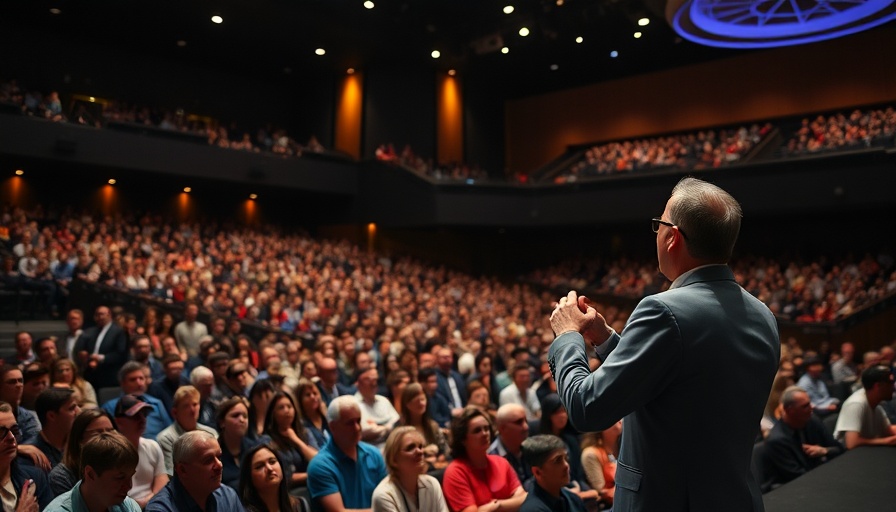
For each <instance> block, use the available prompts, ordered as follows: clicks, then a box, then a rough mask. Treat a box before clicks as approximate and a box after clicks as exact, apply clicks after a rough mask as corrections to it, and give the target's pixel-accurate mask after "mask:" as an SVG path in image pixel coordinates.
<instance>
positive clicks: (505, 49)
mask: <svg viewBox="0 0 896 512" xmlns="http://www.w3.org/2000/svg"><path fill="white" fill-rule="evenodd" d="M501 53H503V54H504V55H507V54H508V53H510V48H508V47H506V46H505V47H504V48H501Z"/></svg>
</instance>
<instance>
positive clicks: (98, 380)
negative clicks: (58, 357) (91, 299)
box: [75, 306, 128, 390]
mask: <svg viewBox="0 0 896 512" xmlns="http://www.w3.org/2000/svg"><path fill="white" fill-rule="evenodd" d="M93 319H94V321H95V322H96V326H95V327H91V328H90V329H87V330H85V331H84V333H83V334H81V337H80V338H78V341H77V343H76V344H75V355H76V359H75V360H76V361H77V362H78V364H79V365H80V366H81V371H82V373H83V375H84V380H86V381H87V382H89V383H90V384H91V385H92V386H93V387H94V389H97V390H99V389H100V388H105V387H115V386H117V385H118V379H117V377H118V370H119V368H121V365H122V364H123V363H124V362H125V361H126V360H127V354H128V351H127V337H126V336H125V333H124V330H122V328H121V327H119V326H118V325H116V324H115V323H114V322H113V321H112V312H111V311H110V310H109V308H108V307H107V306H99V307H98V308H96V313H95V314H94V315H93Z"/></svg>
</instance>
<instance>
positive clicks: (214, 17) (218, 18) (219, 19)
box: [212, 14, 224, 25]
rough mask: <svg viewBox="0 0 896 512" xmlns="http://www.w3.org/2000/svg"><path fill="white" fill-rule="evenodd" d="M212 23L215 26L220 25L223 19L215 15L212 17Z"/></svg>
mask: <svg viewBox="0 0 896 512" xmlns="http://www.w3.org/2000/svg"><path fill="white" fill-rule="evenodd" d="M212 23H214V24H216V25H220V24H221V23H224V18H222V17H220V16H218V15H217V14H215V15H214V16H212Z"/></svg>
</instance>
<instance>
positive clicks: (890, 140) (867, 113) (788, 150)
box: [784, 106, 896, 154]
mask: <svg viewBox="0 0 896 512" xmlns="http://www.w3.org/2000/svg"><path fill="white" fill-rule="evenodd" d="M894 137H896V109H894V108H893V107H892V106H888V107H882V108H873V109H867V110H859V109H856V110H853V111H852V112H850V113H849V115H845V114H843V113H842V112H841V113H837V114H833V115H830V116H824V115H818V116H816V117H815V119H812V120H810V119H809V118H808V117H807V118H804V119H803V120H802V121H801V122H800V126H799V128H798V129H797V130H796V131H795V132H794V133H793V136H792V137H791V138H790V140H788V141H787V145H786V146H785V148H784V151H785V154H803V153H815V152H819V151H831V150H841V149H855V148H862V147H871V146H875V145H884V144H886V145H893V144H894V143H896V139H894Z"/></svg>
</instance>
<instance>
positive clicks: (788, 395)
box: [781, 386, 808, 408]
mask: <svg viewBox="0 0 896 512" xmlns="http://www.w3.org/2000/svg"><path fill="white" fill-rule="evenodd" d="M797 393H806V390H805V389H803V388H801V387H799V386H790V387H788V388H787V389H785V390H784V392H783V393H781V407H784V408H787V407H790V406H791V405H793V403H794V402H796V395H797ZM806 394H807V395H808V393H806Z"/></svg>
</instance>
